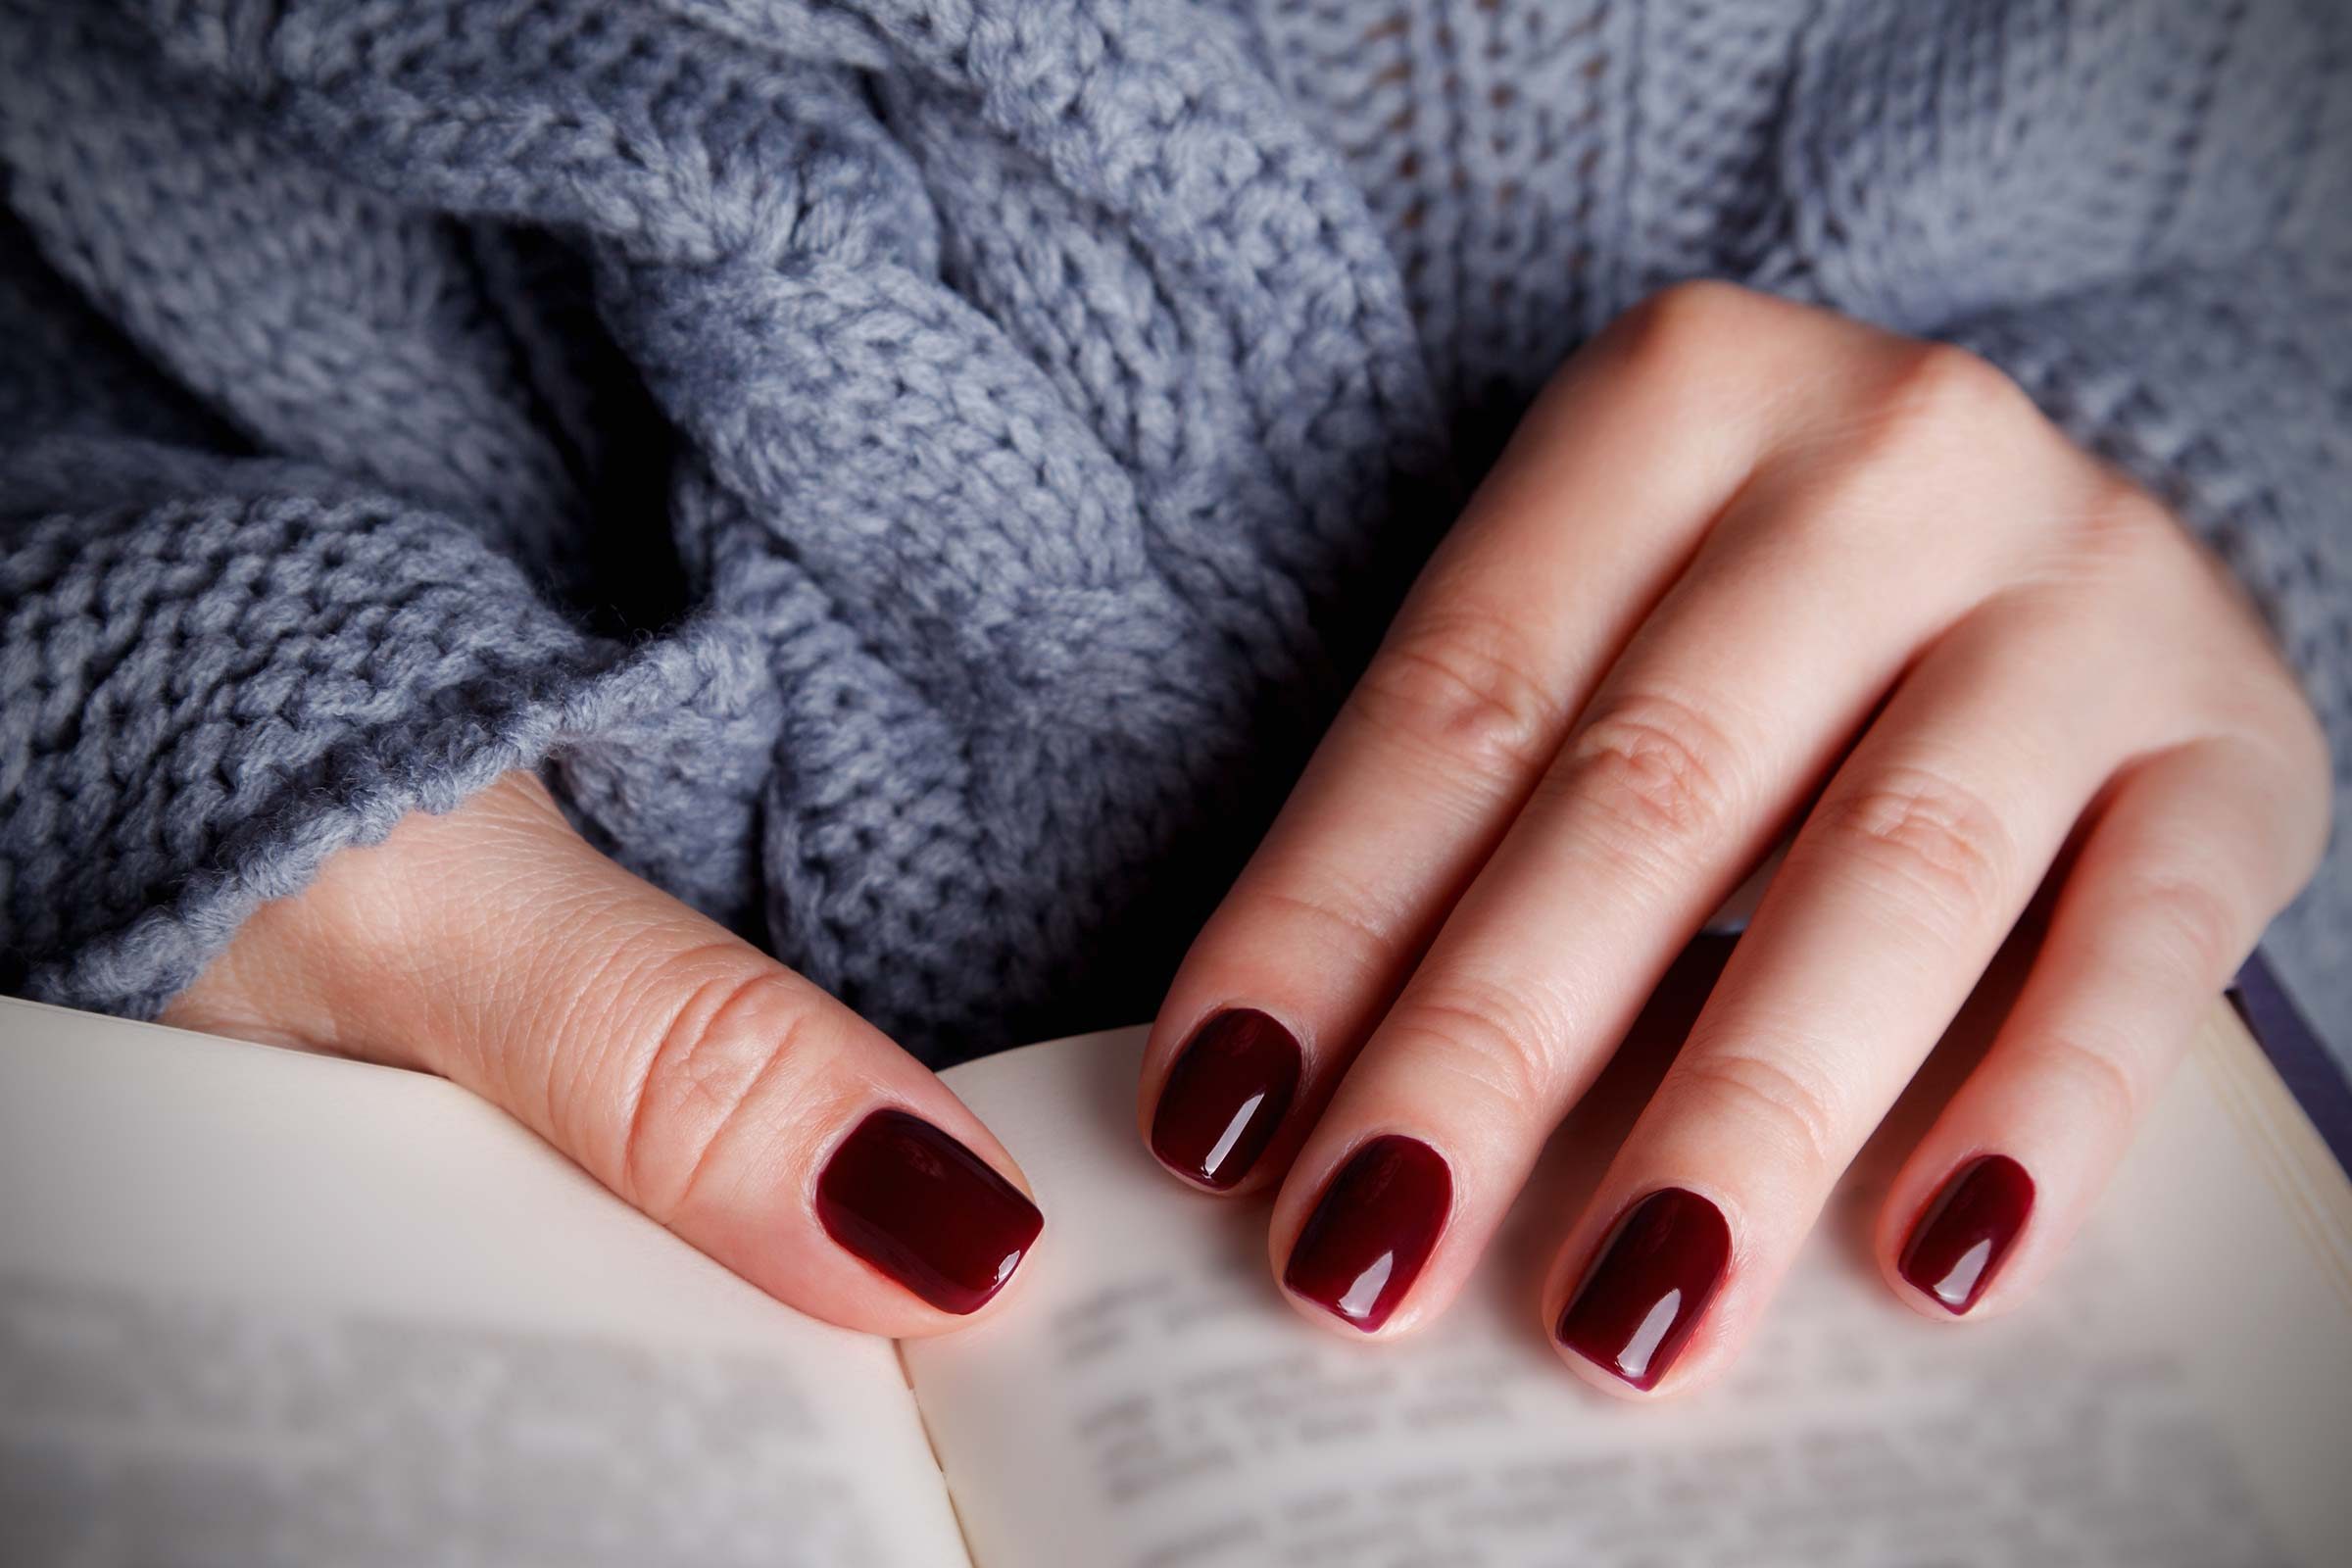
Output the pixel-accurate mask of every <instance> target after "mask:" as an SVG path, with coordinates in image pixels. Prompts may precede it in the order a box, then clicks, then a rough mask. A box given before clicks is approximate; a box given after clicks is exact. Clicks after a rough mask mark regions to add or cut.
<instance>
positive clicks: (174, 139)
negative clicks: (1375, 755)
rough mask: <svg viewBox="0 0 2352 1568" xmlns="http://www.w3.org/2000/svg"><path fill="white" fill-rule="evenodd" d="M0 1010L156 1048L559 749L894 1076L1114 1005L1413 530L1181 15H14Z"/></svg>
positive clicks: (1290, 744)
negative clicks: (257, 952) (359, 881)
mask: <svg viewBox="0 0 2352 1568" xmlns="http://www.w3.org/2000/svg"><path fill="white" fill-rule="evenodd" d="M0 178H4V179H5V181H6V183H5V196H6V201H7V205H8V208H9V210H10V212H11V213H12V214H13V221H14V223H15V224H16V225H17V229H16V231H15V232H12V233H11V234H10V235H8V236H7V240H8V242H9V248H10V249H11V251H12V252H13V253H16V254H12V256H11V257H10V258H9V262H10V267H9V271H10V273H11V275H17V274H22V275H23V276H24V277H25V279H27V280H28V281H27V282H26V285H25V288H24V289H21V290H20V291H19V293H20V295H21V298H19V299H18V300H16V301H15V302H13V303H12V302H9V301H6V300H0V309H4V310H5V317H6V319H5V320H0V330H10V331H12V332H13V331H14V330H15V329H16V328H18V327H20V326H22V327H24V328H25V329H26V330H30V331H33V332H36V333H42V332H45V333H47V334H48V336H49V340H52V341H51V343H50V346H51V348H53V349H54V352H46V353H44V355H43V356H42V357H41V364H40V365H39V366H37V367H35V366H31V365H22V364H4V363H0V410H5V412H6V413H7V415H8V417H9V419H10V420H11V421H12V422H11V423H10V425H9V427H7V428H4V429H0V529H5V530H6V549H7V554H6V559H5V565H4V567H0V955H4V956H0V989H5V990H11V991H25V992H29V993H31V994H33V995H36V996H42V997H46V998H49V999H52V1000H57V1001H64V1002H69V1003H73V1004H75V1005H83V1006H95V1007H104V1008H113V1009H117V1010H124V1011H132V1012H139V1011H148V1010H152V1009H153V1008H154V1007H156V1006H157V1005H160V1003H161V1002H162V1001H163V1000H164V999H166V998H167V997H168V996H169V995H170V994H171V992H172V990H173V989H175V988H176V987H177V986H179V985H181V984H184V983H185V982H186V981H187V980H188V979H189V978H190V977H191V976H192V975H193V973H194V972H195V970H196V968H197V967H198V966H199V965H200V964H201V963H202V962H203V961H204V959H205V958H206V957H207V956H210V954H211V953H212V952H214V951H216V950H217V949H218V948H219V947H220V946H221V944H222V943H223V942H224V941H225V940H226V939H227V937H228V935H229V933H230V932H231V931H232V930H233V929H234V926H235V924H236V923H237V921H238V920H240V919H241V918H242V917H243V915H244V914H245V913H246V912H247V911H249V910H250V909H251V908H252V907H254V906H255V904H256V903H257V902H258V901H260V900H262V899H266V898H270V897H273V896H277V895H280V894H285V893H289V892H292V891H294V890H296V889H298V888H299V887H300V886H301V885H303V883H304V881H305V880H306V879H307V878H308V876H309V874H310V871H311V869H312V868H313V867H315V866H316V865H317V863H318V862H319V859H320V858H323V857H324V856H325V855H327V854H329V853H332V852H333V851H334V850H335V849H337V848H338V847H340V846H342V845H344V844H349V843H355V842H363V841H365V840H367V839H368V838H369V837H371V836H373V835H376V834H380V833H382V832H384V831H386V830H387V829H388V826H389V824H390V822H391V821H392V820H393V819H394V818H396V817H397V816H398V815H399V814H400V813H401V812H402V811H404V810H406V809H414V808H418V807H421V808H425V809H439V808H443V807H447V806H449V805H451V804H454V803H455V802H456V801H458V800H459V799H461V798H463V796H464V795H465V794H466V792H467V791H469V790H470V789H472V788H474V787H475V786H477V785H478V784H480V783H482V782H484V781H485V780H486V779H487V778H489V777H490V776H492V775H493V774H494V773H495V772H497V771H498V770H499V769H501V768H505V767H510V766H522V765H533V764H537V765H540V766H541V767H542V768H543V769H544V770H545V772H546V773H547V775H548V776H549V778H550V782H551V783H552V784H553V785H554V786H555V788H556V792H557V794H558V797H559V799H561V800H562V801H563V802H564V804H565V806H566V807H567V808H568V809H570V810H571V812H572V814H573V816H574V819H575V820H576V821H578V822H579V823H580V825H581V826H582V828H583V829H584V831H586V832H587V833H588V834H589V836H590V838H591V840H592V841H593V842H596V843H598V844H599V845H600V846H602V847H604V848H606V849H608V850H609V851H611V852H612V853H613V854H615V855H616V856H617V857H618V858H620V859H621V860H622V861H623V863H625V864H627V865H629V866H630V867H631V868H632V869H634V870H637V871H639V872H640V873H642V874H644V875H646V876H648V877H649V878H651V879H652V880H654V881H656V882H657V883H658V884H660V885H662V886H663V887H665V888H667V889H669V890H670V891H672V892H674V893H677V894H678V895H680V896H681V897H683V898H686V899H687V900H689V901H690V902H692V903H694V904H696V905H697V906H698V907H703V908H705V909H706V910H708V911H710V912H711V913H713V914H715V915H717V916H719V917H720V918H722V919H724V920H725V921H727V922H728V923H730V924H732V925H735V926H737V927H738V928H739V929H742V930H745V931H746V932H748V933H751V934H754V935H757V936H759V937H760V938H762V939H764V940H765V942H766V943H767V945H768V946H770V947H771V948H773V949H774V950H775V951H776V952H777V953H778V955H779V956H781V957H783V958H784V959H785V961H787V962H789V963H791V964H793V965H794V966H795V967H796V968H799V969H800V970H802V971H803V972H804V973H806V974H808V975H809V977H810V978H811V979H813V980H814V981H816V982H817V983H818V984H820V985H823V986H826V987H827V988H828V989H830V990H832V991H833V992H834V993H835V994H836V995H838V996H840V997H842V998H843V999H844V1000H845V1001H847V1002H848V1003H849V1004H850V1005H853V1006H855V1007H858V1008H859V1009H860V1010H861V1011H863V1012H864V1013H865V1014H866V1015H867V1016H868V1017H869V1018H871V1019H873V1020H874V1021H875V1022H876V1023H878V1024H879V1025H881V1026H882V1027H883V1028H885V1029H886V1030H888V1031H890V1032H891V1033H892V1034H893V1035H894V1036H895V1037H896V1038H898V1039H899V1040H900V1041H901V1042H902V1043H904V1044H906V1045H907V1046H909V1047H910V1048H911V1049H914V1050H916V1051H917V1052H922V1053H926V1054H931V1055H932V1056H934V1057H935V1058H937V1057H944V1056H947V1055H950V1054H956V1053H959V1052H969V1051H971V1050H973V1049H976V1048H979V1047H984V1046H985V1045H987V1044H989V1043H990V1042H991V1041H1003V1040H1006V1039H1015V1038H1020V1037H1023V1036H1030V1037H1036V1036H1042V1035H1047V1034H1052V1033H1066V1032H1070V1031H1072V1030H1073V1029H1075V1028H1077V1027H1081V1026H1089V1025H1092V1024H1094V1023H1098V1022H1100V1021H1102V1020H1103V1019H1105V1018H1107V1017H1111V1016H1117V1015H1122V1014H1124V1013H1125V1012H1126V1011H1127V1010H1128V1009H1130V1008H1132V1006H1133V1005H1134V999H1135V998H1136V997H1138V996H1142V995H1146V994H1148V993H1149V992H1150V991H1151V990H1152V988H1153V987H1154V986H1155V985H1156V984H1157V983H1158V981H1159V979H1160V978H1161V976H1162V975H1163V974H1164V967H1165V964H1166V962H1167V961H1168V957H1169V956H1170V954H1171V953H1172V952H1174V951H1177V950H1178V949H1180V946H1181V941H1182V939H1183V935H1189V928H1190V927H1192V926H1193V925H1195V923H1196V922H1197V920H1198V919H1199V917H1200V916H1201V914H1202V913H1203V912H1204V910H1205V907H1206V906H1207V904H1208V902H1209V901H1210V900H1211V899H1213V897H1214V896H1215V894H1216V893H1217V892H1218V891H1219V890H1220V889H1221V886H1222V884H1223V881H1224V879H1225V878H1226V877H1227V876H1228V875H1229V874H1230V872H1231V870H1232V867H1233V861H1234V859H1236V858H1238V856H1235V855H1233V854H1231V852H1230V849H1228V848H1220V849H1219V850H1218V852H1217V853H1215V854H1202V853H1192V854H1186V855H1179V854H1177V853H1176V851H1177V848H1178V846H1180V845H1183V844H1187V843H1192V844H1198V843H1200V842H1201V841H1202V836H1203V835H1204V834H1205V833H1207V832H1209V831H1210V830H1214V829H1219V828H1230V827H1232V826H1233V825H1234V824H1237V823H1249V822H1253V821H1262V820H1263V819H1264V816H1265V815H1267V814H1270V811H1271V807H1272V805H1273V803H1275V802H1276V801H1278V800H1279V791H1280V789H1281V788H1282V787H1284V786H1285V785H1287V783H1288V780H1289V778H1290V776H1291V772H1292V769H1293V767H1294V766H1295V764H1296V763H1297V761H1298V760H1299V759H1300V758H1301V757H1302V755H1303V751H1304V747H1305V741H1306V738H1308V737H1311V736H1312V735H1313V734H1314V733H1315V732H1316V730H1317V729H1318V728H1319V724H1318V723H1317V722H1316V721H1315V720H1314V719H1313V718H1312V717H1311V714H1312V712H1313V711H1314V705H1315V704H1317V703H1319V702H1322V701H1325V700H1326V699H1327V698H1328V696H1329V692H1330V688H1331V687H1332V686H1333V685H1334V684H1335V681H1334V679H1333V678H1332V677H1331V676H1330V675H1329V673H1328V671H1327V669H1326V667H1325V650H1326V649H1327V648H1328V647H1332V646H1345V645H1346V644H1347V643H1348V639H1349V638H1350V637H1354V638H1356V639H1357V640H1359V641H1362V640H1366V639H1368V638H1369V636H1370V635H1371V632H1372V631H1373V630H1374V629H1375V628H1376V626H1377V608H1378V607H1377V603H1376V601H1375V600H1373V599H1370V598H1367V597H1365V596H1362V595H1360V594H1358V593H1354V592H1352V590H1353V589H1355V588H1356V587H1358V586H1359V585H1360V584H1361V583H1362V582H1363V581H1364V580H1365V574H1366V571H1367V570H1369V569H1371V567H1370V566H1369V565H1368V563H1378V562H1380V561H1384V560H1385V561H1388V562H1390V563H1391V564H1395V563H1398V562H1402V561H1406V560H1409V558H1410V557H1411V555H1412V554H1413V552H1414V551H1415V550H1416V549H1418V548H1420V547H1421V546H1422V545H1425V542H1426V537H1427V525H1426V521H1425V519H1426V518H1428V517H1430V516H1433V515H1441V514H1440V513H1439V511H1438V509H1437V508H1434V507H1430V506H1427V505H1421V504H1417V503H1416V497H1417V496H1418V495H1426V494H1427V493H1428V492H1427V490H1426V489H1422V490H1419V491H1416V489H1415V486H1417V485H1423V484H1425V483H1426V482H1427V481H1428V480H1429V478H1430V476H1431V475H1432V474H1433V473H1434V472H1435V471H1436V469H1437V467H1438V466H1439V454H1438V452H1437V443H1436V440H1435V438H1434V436H1433V434H1432V431H1433V427H1434V425H1435V421H1434V419H1433V417H1432V415H1431V400H1430V396H1429V390H1428V386H1427V382H1426V377H1425V372H1424V369H1423V367H1422V363H1421V360H1420V358H1419V353H1418V348H1417V345H1416V343H1415V340H1414V336H1413V331H1412V327H1411V323H1410V321H1409V319H1408V318H1407V317H1406V314H1405V309H1404V303H1403V297H1402V293H1401V290H1400V288H1399V286H1398V283H1397V276H1396V272H1395V269H1394V266H1393V263H1392V262H1391V260H1390V258H1389V256H1388V255H1387V253H1386V251H1385V250H1384V249H1383V248H1382V246H1381V244H1380V242H1379V239H1378V236H1377V234H1376V232H1375V231H1374V229H1373V227H1372V224H1371V222H1370V220H1369V218H1368V216H1367V214H1366V212H1365V209H1364V205H1363V202H1362V199H1361V197H1360V195H1359V194H1358V193H1356V192H1355V191H1354V189H1353V188H1352V187H1351V186H1350V185H1349V184H1348V181H1347V180H1346V178H1345V177H1344V175H1343V174H1342V173H1341V172H1339V170H1338V169H1337V167H1336V165H1335V163H1334V162H1333V160H1332V159H1331V158H1330V157H1329V155H1328V154H1327V153H1326V152H1325V151H1324V150H1323V149H1321V148H1320V147H1319V146H1317V145H1316V144H1315V143H1314V142H1313V141H1312V139H1311V138H1310V137H1309V136H1308V135H1307V134H1306V133H1305V132H1304V130H1303V129H1302V128H1301V127H1300V126H1299V125H1298V124H1297V123H1295V121H1294V120H1293V119H1292V118H1291V117H1289V116H1288V115H1286V114H1285V113H1284V111H1283V109H1282V106H1281V105H1280V103H1279V101H1278V100H1277V99H1276V98H1275V96H1274V94H1273V92H1272V90H1271V88H1270V87H1269V86H1268V85H1267V84H1266V83H1265V82H1264V81H1263V80H1262V79H1261V78H1259V77H1257V76H1255V75H1253V74H1252V73H1250V71H1249V70H1248V69H1247V67H1246V65H1245V64H1244V62H1243V60H1242V59H1241V57H1240V56H1239V54H1238V53H1237V52H1236V50H1235V48H1234V47H1233V45H1232V43H1231V40H1230V39H1229V38H1228V37H1227V36H1226V30H1225V29H1224V28H1223V27H1222V26H1220V25H1215V24H1213V23H1211V22H1207V21H1196V20H1195V19H1193V18H1191V17H1189V16H1187V15H1185V14H1184V13H1182V12H1181V11H1180V10H1179V9H1177V8H1172V7H1165V6H1157V5H1147V6H1136V5H1130V4H1126V3H1124V0H980V3H978V4H961V5H929V4H919V3H917V4H906V3H900V0H873V3H853V4H845V5H827V6H822V7H815V8H811V7H809V6H806V5H803V4H800V3H798V0H737V3H730V4H728V5H723V6H722V5H692V6H687V5H675V6H652V5H643V6H638V5H631V6H621V5H613V4H612V3H610V0H419V3H414V4H397V5H382V4H378V5H364V6H363V5H351V4H348V3H343V0H279V3H275V4H270V5H265V6H254V5H250V4H246V3H244V0H0ZM19 234H21V235H22V237H23V240H24V243H23V245H22V246H21V247H20V246H17V245H16V244H15V243H14V241H15V240H16V239H17V238H18V236H19ZM19 264H22V265H19ZM117 362H120V364H121V366H122V367H123V374H122V375H121V376H116V375H113V374H112V373H111V372H110V373H106V374H101V373H100V372H101V368H102V366H108V365H114V364H116V363H117ZM150 383H152V384H150ZM125 388H135V393H134V391H131V390H125ZM150 405H152V407H151V406H150ZM1400 574H1401V568H1398V569H1397V575H1400ZM1247 839H1248V834H1247V832H1246V831H1244V830H1237V831H1231V832H1227V833H1225V834H1224V836H1223V839H1222V840H1220V843H1221V844H1222V845H1226V846H1230V847H1232V848H1243V847H1246V844H1247Z"/></svg>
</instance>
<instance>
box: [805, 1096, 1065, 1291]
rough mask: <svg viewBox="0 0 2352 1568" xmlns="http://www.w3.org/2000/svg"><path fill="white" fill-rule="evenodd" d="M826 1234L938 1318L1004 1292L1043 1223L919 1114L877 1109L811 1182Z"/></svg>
mask: <svg viewBox="0 0 2352 1568" xmlns="http://www.w3.org/2000/svg"><path fill="white" fill-rule="evenodd" d="M816 1217H817V1218H818V1220H820V1221H821V1222H823V1224H824V1227H825V1234H827V1235H828V1236H831V1237H832V1238H833V1239H834V1240H835V1241H837V1242H839V1243H840V1244H841V1245H842V1246H843V1247H846V1248H848V1249H849V1250H851V1251H853V1252H855V1253H857V1254H858V1256H859V1257H861V1258H863V1259H865V1260H866V1261H867V1262H868V1263H871V1264H872V1265H873V1266H874V1267H876V1268H878V1269H880V1270H881V1271H882V1272H883V1273H885V1274H887V1275H889V1276H890V1277H891V1278H892V1279H894V1280H897V1281H898V1282H899V1283H900V1284H901V1285H904V1286H906V1287H907V1289H908V1290H910V1291H912V1292H913V1293H914V1294H915V1295H917V1296H919V1297H921V1298H922V1299H924V1300H926V1301H929V1302H930V1303H931V1304H932V1305H933V1306H936V1307H938V1308H939V1309H940V1310H941V1311H943V1312H955V1313H957V1314H959V1315H960V1314H962V1313H965V1312H976V1311H978V1310H979V1309H980V1308H981V1307H983V1306H985V1305H987V1304H988V1299H989V1298H990V1297H992V1296H994V1295H996V1294H997V1292H998V1291H1000V1290H1002V1289H1004V1286H1005V1281H1006V1280H1008V1279H1010V1278H1012V1271H1013V1270H1014V1269H1015V1268H1016V1267H1018V1266H1019V1264H1020V1261H1021V1255H1022V1254H1023V1253H1024V1252H1026V1251H1028V1250H1029V1244H1030V1243H1031V1242H1034V1241H1036V1240H1037V1233H1038V1232H1039V1231H1040V1230H1043V1229H1044V1228H1045V1223H1046V1218H1045V1216H1044V1215H1043V1214H1040V1213H1039V1212H1038V1211H1037V1205H1036V1204H1035V1203H1032V1202H1031V1201H1029V1200H1028V1199H1026V1198H1024V1197H1022V1196H1021V1190H1020V1189H1019V1188H1017V1187H1015V1186H1013V1185H1012V1183H1010V1182H1008V1181H1006V1180H1005V1178H1004V1177H1002V1176H1000V1175H998V1174H997V1173H996V1171H995V1170H993V1169H992V1168H990V1166H989V1164H988V1162H987V1161H985V1160H983V1159H982V1158H981V1157H980V1156H979V1155H978V1154H975V1153H973V1152H971V1151H970V1150H968V1149H966V1148H964V1147H963V1145H961V1144H959V1143H957V1142H956V1140H955V1139H953V1138H950V1137H949V1136H948V1135H947V1134H946V1133H943V1132H941V1131H940V1130H939V1129H938V1128H936V1127H934V1126H932V1125H931V1124H930V1123H929V1122H927V1121H925V1120H923V1119H922V1118H921V1117H920V1116H910V1115H908V1114H907V1112H906V1111H903V1110H877V1111H875V1112H874V1113H873V1114H872V1115H870V1116H868V1117H866V1118H865V1120H863V1121H861V1122H859V1123H858V1127H857V1130H856V1131H854V1132H852V1133H851V1134H850V1136H849V1137H847V1138H845V1139H843V1140H842V1141H841V1147H840V1148H839V1149H836V1150H835V1151H833V1157H832V1158H831V1159H830V1160H827V1161H826V1162H825V1169H824V1173H823V1174H822V1175H820V1176H819V1177H817V1179H816Z"/></svg>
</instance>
